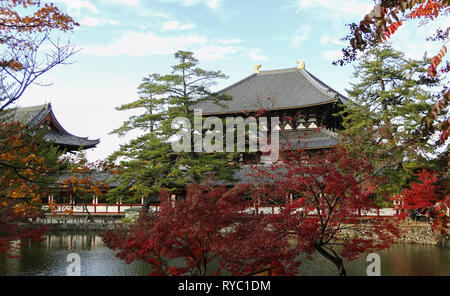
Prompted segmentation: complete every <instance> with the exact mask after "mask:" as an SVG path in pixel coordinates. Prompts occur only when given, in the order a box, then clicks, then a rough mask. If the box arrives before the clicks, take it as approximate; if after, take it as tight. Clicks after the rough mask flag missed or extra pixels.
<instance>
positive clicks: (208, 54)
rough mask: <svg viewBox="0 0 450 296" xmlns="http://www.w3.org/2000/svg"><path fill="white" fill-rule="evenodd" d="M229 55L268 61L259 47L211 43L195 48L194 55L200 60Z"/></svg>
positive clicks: (228, 56)
mask: <svg viewBox="0 0 450 296" xmlns="http://www.w3.org/2000/svg"><path fill="white" fill-rule="evenodd" d="M231 55H240V56H243V57H246V58H249V59H251V60H253V61H260V62H261V61H269V60H270V59H269V57H267V56H264V55H262V50H261V49H259V48H254V49H248V48H245V47H242V46H219V45H211V46H206V47H203V48H200V49H198V50H195V56H196V57H197V58H198V59H199V60H200V61H216V60H222V59H231Z"/></svg>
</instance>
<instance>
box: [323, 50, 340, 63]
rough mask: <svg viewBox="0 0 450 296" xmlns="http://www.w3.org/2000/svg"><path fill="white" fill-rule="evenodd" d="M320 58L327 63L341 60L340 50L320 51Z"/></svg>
mask: <svg viewBox="0 0 450 296" xmlns="http://www.w3.org/2000/svg"><path fill="white" fill-rule="evenodd" d="M322 56H323V57H324V58H325V59H326V60H328V61H336V60H339V59H341V58H342V51H341V50H326V51H322Z"/></svg>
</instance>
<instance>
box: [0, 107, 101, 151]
mask: <svg viewBox="0 0 450 296" xmlns="http://www.w3.org/2000/svg"><path fill="white" fill-rule="evenodd" d="M0 119H3V120H6V121H9V122H13V121H14V122H19V123H21V124H23V125H25V126H27V127H28V128H39V127H42V126H44V125H47V126H48V127H49V128H50V130H49V132H48V133H47V134H46V135H45V140H46V141H48V142H52V143H53V144H55V145H58V146H61V147H63V148H65V149H67V150H68V151H74V150H78V149H80V147H81V148H82V149H89V148H93V147H95V146H96V145H98V144H99V143H100V139H97V140H89V139H88V138H83V137H78V136H75V135H72V134H70V133H69V132H67V131H66V130H65V129H64V128H63V127H62V126H61V124H60V123H59V122H58V120H57V119H56V117H55V114H54V113H53V109H52V105H51V104H50V103H49V104H44V105H38V106H31V107H24V108H15V109H10V110H8V111H7V112H6V113H5V114H3V115H0Z"/></svg>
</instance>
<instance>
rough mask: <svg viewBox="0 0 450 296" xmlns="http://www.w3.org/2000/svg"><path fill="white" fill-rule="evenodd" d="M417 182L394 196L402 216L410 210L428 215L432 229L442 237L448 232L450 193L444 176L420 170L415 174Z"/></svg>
mask: <svg viewBox="0 0 450 296" xmlns="http://www.w3.org/2000/svg"><path fill="white" fill-rule="evenodd" d="M417 177H418V179H419V180H418V182H414V183H412V184H410V186H409V188H407V189H405V190H404V191H403V192H402V194H401V195H398V196H395V197H394V200H396V201H397V204H398V206H397V207H398V209H399V210H400V211H401V213H402V214H401V215H402V217H406V216H407V215H408V214H409V213H410V211H411V210H413V211H419V213H420V214H425V215H428V216H429V217H430V219H431V222H432V229H433V231H435V232H436V233H440V234H442V235H443V236H444V237H445V236H446V235H447V234H448V216H447V212H448V209H449V208H450V194H449V192H448V186H447V185H446V184H445V176H440V175H439V174H438V173H437V172H432V171H427V170H422V171H420V172H419V173H418V174H417Z"/></svg>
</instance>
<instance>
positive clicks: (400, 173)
mask: <svg viewBox="0 0 450 296" xmlns="http://www.w3.org/2000/svg"><path fill="white" fill-rule="evenodd" d="M427 63H428V61H427V60H426V59H425V58H424V59H423V60H421V61H418V60H411V59H407V58H405V56H404V54H403V53H401V52H398V51H395V50H394V49H393V48H392V47H391V46H390V45H383V46H380V47H376V48H373V49H370V50H368V51H367V52H366V53H365V54H364V55H363V56H362V57H361V59H360V61H359V64H358V65H357V66H356V67H355V72H354V77H355V78H356V79H357V82H356V83H354V84H352V89H351V90H348V93H349V96H350V101H349V103H348V104H347V105H346V106H345V109H344V111H343V112H342V113H341V115H343V117H344V123H343V125H344V127H345V130H344V132H343V136H344V141H345V142H346V144H347V145H348V146H349V147H352V149H356V150H358V151H363V152H364V153H365V154H366V155H367V156H368V157H369V159H371V161H372V163H373V164H374V165H375V167H377V168H378V171H379V174H380V175H381V176H385V177H389V181H387V182H386V184H385V186H383V188H382V189H381V190H386V191H387V192H389V193H391V194H397V193H399V192H400V191H401V190H402V189H403V188H404V187H405V185H406V184H408V183H409V181H411V180H412V178H414V172H415V171H416V170H417V169H418V168H420V167H424V166H427V163H428V162H429V156H430V155H432V154H433V153H436V152H435V149H436V147H435V146H434V145H433V143H432V142H431V141H430V135H429V134H424V133H423V132H422V131H423V125H424V124H425V123H424V122H423V118H424V117H425V116H426V114H427V113H428V107H429V105H430V103H431V102H432V100H433V95H432V94H431V93H430V92H429V91H426V89H427V87H429V86H430V85H438V83H439V81H438V80H437V79H436V80H433V81H430V79H429V78H427V77H426V73H427V68H426V65H427ZM428 89H429V88H428Z"/></svg>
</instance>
